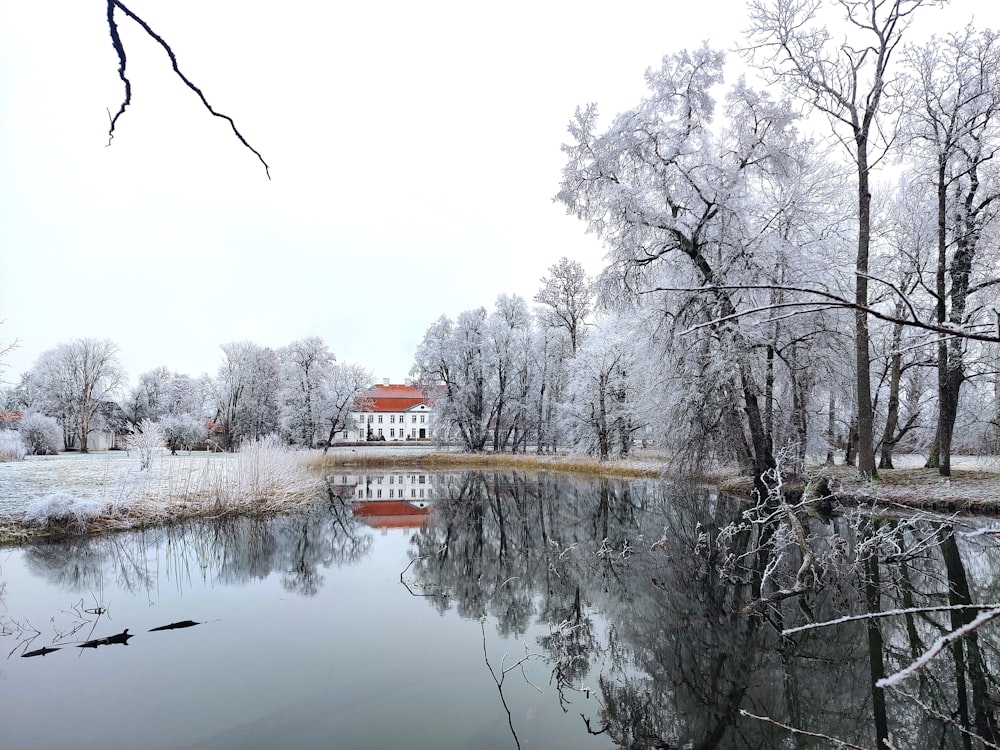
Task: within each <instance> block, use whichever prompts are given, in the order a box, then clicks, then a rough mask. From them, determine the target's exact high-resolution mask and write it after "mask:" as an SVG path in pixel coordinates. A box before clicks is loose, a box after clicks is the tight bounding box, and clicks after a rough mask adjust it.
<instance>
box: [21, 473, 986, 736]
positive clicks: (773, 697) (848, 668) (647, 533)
mask: <svg viewBox="0 0 1000 750" xmlns="http://www.w3.org/2000/svg"><path fill="white" fill-rule="evenodd" d="M390 476H391V477H393V481H392V482H390V481H389V477H390ZM417 476H418V475H412V477H411V475H409V474H406V475H400V474H398V473H397V474H388V473H386V474H385V475H383V476H382V481H381V482H380V481H379V476H378V475H374V474H372V475H363V476H359V477H353V476H352V477H346V476H341V477H337V478H331V480H330V481H329V483H328V494H327V497H325V498H323V500H322V501H321V502H319V503H318V504H317V506H316V507H315V508H313V509H312V510H311V511H310V512H308V513H305V514H301V515H295V516H289V517H284V518H272V519H225V520H218V521H211V522H201V523H196V524H185V525H178V526H175V527H169V528H165V529H159V530H150V531H146V532H142V533H134V534H128V535H120V536H114V537H102V538H95V539H90V540H76V541H71V542H68V543H66V544H61V545H45V546H38V547H33V548H30V549H28V550H27V551H26V552H25V553H24V559H25V562H26V565H27V566H28V568H29V569H30V570H31V572H32V573H33V574H34V575H36V576H39V577H42V578H44V579H45V580H47V581H49V582H50V583H51V584H52V585H54V586H57V587H59V588H60V589H62V590H65V591H68V592H73V593H74V595H78V596H83V597H85V598H86V599H87V605H84V603H83V600H81V601H80V602H79V603H78V604H76V605H74V607H75V609H74V612H75V616H76V618H77V621H78V623H84V622H85V623H86V625H85V627H86V628H88V629H89V631H90V633H91V635H87V636H84V637H85V638H86V639H87V640H86V641H84V644H83V645H84V646H86V645H87V644H89V643H94V644H95V646H94V647H95V648H96V645H111V644H113V643H127V640H128V638H132V637H133V636H132V635H131V634H129V631H128V630H127V629H126V630H125V631H124V632H123V633H120V634H118V635H112V636H104V637H103V638H93V637H92V634H93V631H94V629H95V628H96V627H97V624H98V623H100V625H101V626H102V627H103V625H104V620H102V617H104V612H103V610H102V607H103V605H104V603H105V602H104V598H105V597H106V592H107V591H109V590H110V589H112V588H114V589H115V590H116V591H117V590H120V591H128V592H138V593H140V594H144V595H146V596H148V597H150V600H151V601H152V599H153V598H155V596H156V594H155V592H156V591H157V587H158V586H159V585H160V582H161V580H162V579H163V578H164V577H166V578H168V579H170V580H171V581H174V582H176V583H177V585H178V586H183V585H188V586H191V585H193V584H194V583H196V582H201V583H206V582H208V583H210V584H211V585H212V586H232V587H236V586H242V585H244V584H246V583H248V582H252V581H258V580H264V579H265V578H268V577H269V576H275V577H277V579H278V580H280V583H281V587H282V588H283V590H284V591H286V592H290V593H293V594H295V595H296V598H297V599H312V598H317V597H319V595H320V594H321V593H322V591H323V588H324V586H325V585H328V584H327V580H326V577H327V576H328V575H331V574H330V572H329V571H330V570H331V569H333V568H341V567H344V566H347V565H355V564H357V563H360V562H361V561H363V560H367V558H368V557H369V555H371V553H372V550H373V540H374V539H375V536H374V535H373V534H372V533H371V531H370V526H379V525H380V524H387V525H388V527H393V528H406V529H410V530H411V532H410V533H409V535H408V539H409V542H408V544H409V548H408V549H409V565H405V562H404V563H403V564H400V566H399V569H398V572H399V585H398V586H397V585H396V583H395V581H392V584H393V587H394V589H393V590H394V591H395V593H394V594H392V596H397V595H398V596H399V597H401V598H405V599H406V600H409V601H410V602H412V601H417V602H419V604H416V605H413V606H418V607H420V608H421V609H424V610H426V609H427V608H432V610H433V611H434V612H436V613H439V614H442V615H445V614H451V615H452V617H451V619H452V620H454V619H456V618H455V617H454V615H459V616H461V618H464V619H465V620H466V621H468V622H469V624H471V623H475V624H474V625H472V627H473V628H474V629H475V630H476V631H477V633H478V631H479V630H480V629H482V648H481V649H478V653H470V652H468V651H466V652H463V653H462V654H460V657H461V658H460V659H459V661H462V662H469V661H478V666H479V667H480V668H481V669H480V672H479V675H478V677H479V679H485V680H487V681H492V682H494V683H496V689H497V690H499V691H500V700H501V701H502V702H503V707H504V708H505V709H506V711H507V713H506V718H505V720H504V721H505V723H506V724H509V729H510V734H509V735H508V736H507V739H508V740H513V743H514V745H515V746H516V745H518V744H520V740H519V734H520V733H521V732H522V731H523V729H524V726H525V724H526V722H527V719H525V718H524V716H523V715H521V714H518V713H517V710H516V709H515V710H511V708H510V707H508V700H510V702H511V705H512V706H516V705H517V703H518V701H519V700H521V699H520V698H518V697H516V696H512V695H511V694H510V692H509V691H512V690H513V689H514V688H513V686H511V684H510V680H511V679H513V676H514V675H513V673H511V674H512V677H511V678H510V679H508V681H507V682H506V683H504V680H503V677H504V676H505V675H506V674H507V673H508V671H509V670H507V668H508V667H510V666H511V664H514V663H517V664H518V665H520V664H521V661H519V659H521V657H522V655H523V660H524V661H526V662H527V661H530V664H531V666H532V668H534V667H536V666H540V667H541V668H543V671H544V673H545V674H544V676H543V679H541V680H537V679H535V678H530V679H529V677H528V676H527V674H525V676H524V681H525V685H527V687H525V685H521V687H525V689H526V690H529V691H531V690H533V689H535V688H538V689H541V688H546V693H547V695H546V696H545V697H546V700H549V701H550V702H551V704H552V705H553V706H555V707H556V708H555V710H556V711H557V712H562V713H563V714H565V715H566V716H568V717H570V718H572V719H573V721H574V725H575V727H576V732H577V734H576V735H574V737H575V738H576V739H572V740H571V739H567V740H566V741H565V742H564V743H563V744H564V746H567V747H569V746H574V745H575V744H577V743H581V742H583V741H584V740H590V741H594V742H597V743H598V744H599V745H603V746H606V745H607V743H609V742H610V743H612V744H613V745H614V746H615V747H620V748H636V749H638V748H663V747H690V748H773V747H779V746H788V747H792V746H794V747H828V746H832V745H833V744H834V743H835V742H841V743H844V744H843V746H846V747H864V748H874V747H930V746H935V747H966V748H977V747H991V746H995V745H996V744H997V743H998V742H1000V730H998V724H997V722H998V718H997V706H998V700H1000V690H998V684H997V678H996V677H995V675H997V674H998V668H1000V664H998V653H997V629H996V623H995V622H994V621H989V622H985V623H984V624H982V625H981V626H979V627H978V628H976V629H975V630H972V631H971V632H970V633H969V634H968V635H967V637H964V638H960V639H955V640H948V641H942V639H943V638H944V637H945V636H947V634H949V633H951V632H953V631H955V630H959V629H961V628H963V627H968V626H970V624H974V623H977V622H978V621H977V620H976V618H977V617H979V616H981V612H982V610H983V608H984V607H988V606H993V605H992V603H994V602H997V601H1000V590H998V589H1000V585H998V581H997V576H996V572H995V571H997V570H998V563H1000V560H998V559H997V558H998V550H997V545H996V543H995V540H994V537H993V535H992V534H988V533H981V532H982V529H977V528H976V524H975V523H973V522H971V521H969V522H960V521H959V520H957V519H940V518H938V519H935V518H918V519H913V518H895V517H891V516H888V515H885V514H870V513H869V514H866V513H850V514H842V515H839V516H834V517H833V518H818V517H817V518H806V517H803V524H804V533H805V534H806V535H807V537H808V540H809V548H810V550H811V552H812V553H813V554H814V555H815V566H814V568H813V569H812V571H811V573H810V576H811V577H810V586H809V587H808V590H806V591H804V592H803V591H798V590H793V589H794V587H793V586H792V585H791V583H792V582H793V581H795V580H796V577H797V574H798V573H799V571H800V566H801V562H802V557H801V554H799V552H800V550H798V548H797V546H796V543H795V540H794V539H792V538H791V537H790V536H789V532H788V529H785V528H783V527H781V526H780V525H778V524H772V525H771V527H767V526H766V525H753V524H748V523H747V521H746V516H745V507H744V506H743V505H742V504H740V503H738V502H736V501H734V500H732V499H729V498H726V497H722V496H719V495H717V494H716V493H714V492H711V491H708V490H703V489H694V488H678V487H674V486H670V485H666V484H663V483H660V482H654V481H648V480H644V481H631V482H624V481H612V480H597V481H590V480H582V479H568V478H565V477H560V476H556V475H551V474H540V475H527V474H520V473H500V472H496V473H483V472H468V473H455V474H448V475H435V476H429V475H427V476H426V477H425V481H423V482H421V481H419V479H418V478H417ZM401 477H405V479H401ZM379 488H381V491H383V492H384V494H383V496H382V497H379V496H378V493H379V491H380V489H379ZM421 488H423V489H424V490H425V491H426V492H425V495H424V497H423V498H420V497H419V492H420V489H421ZM390 490H391V491H392V493H393V494H392V495H391V496H390V495H389V494H388V493H389V491H390ZM359 492H360V494H359ZM399 493H403V494H402V496H401V497H400V496H399ZM410 493H414V494H415V495H417V496H415V497H413V498H411V497H409V495H410ZM377 503H383V504H382V505H377ZM414 503H415V504H414ZM373 506H375V507H373ZM397 506H398V507H397ZM393 519H396V520H393ZM399 519H403V520H399ZM397 521H398V522H397ZM734 524H735V525H734ZM368 562H369V563H370V562H371V561H370V560H369V561H368ZM109 576H110V577H112V578H113V581H111V580H109ZM112 584H113V586H112ZM380 590H381V589H380ZM782 592H785V593H782ZM779 594H781V595H779ZM366 595H367V593H366V592H362V593H360V594H357V596H360V597H364V596H366ZM411 595H412V596H411ZM248 596H250V594H248ZM337 606H338V607H340V608H343V609H349V608H355V607H359V606H360V601H359V600H344V601H342V602H338V603H337ZM400 606H401V605H400V604H399V603H398V602H395V603H393V604H391V605H387V606H386V609H388V610H393V609H395V608H399V607H400ZM178 614H180V615H181V616H183V615H186V614H189V613H188V612H183V613H178ZM190 614H192V615H194V616H195V617H196V619H188V620H180V619H176V620H174V621H173V622H170V623H169V624H167V625H157V627H152V628H150V627H148V625H143V626H142V630H143V631H146V630H148V631H149V632H156V631H164V630H186V629H188V628H192V627H193V626H195V625H199V624H203V623H202V621H199V620H198V619H197V614H196V613H195V612H191V613H190ZM379 616H380V617H382V618H383V619H384V618H385V615H384V613H383V614H380V615H379ZM164 619H167V618H166V617H164ZM445 619H446V618H437V621H438V622H440V623H442V624H441V625H440V627H442V628H443V627H444V624H443V623H444V622H445ZM828 621H836V622H835V624H830V625H827V626H824V627H812V626H813V625H816V624H819V623H825V622H828ZM158 622H163V620H159V621H158ZM432 622H434V620H432ZM487 623H488V624H489V625H490V626H495V629H496V632H497V633H498V634H499V635H500V636H501V637H502V638H504V639H512V641H513V640H516V641H521V642H523V643H524V650H523V651H520V652H518V653H517V654H516V655H514V656H510V657H508V655H507V654H506V653H504V651H503V650H502V649H503V648H504V647H503V646H501V647H490V648H487V626H486V624H487ZM382 624H384V623H382V622H381V621H380V622H379V625H382ZM406 624H407V625H409V623H408V622H407V623H406ZM391 625H392V623H389V624H388V625H387V626H386V627H389V626H391ZM77 627H78V629H80V628H83V627H84V626H83V625H80V624H78V626H77ZM118 627H120V625H119V626H118ZM367 627H372V625H369V624H367V623H366V624H362V625H360V626H358V632H361V633H364V632H365V630H364V629H365V628H367ZM395 627H397V628H399V627H403V626H402V625H396V626H395ZM108 630H112V628H110V627H109V628H108ZM205 630H208V628H204V629H203V628H198V630H197V631H196V632H197V634H200V633H202V632H203V631H205ZM74 632H75V631H74ZM102 632H108V631H107V630H103V631H102ZM386 632H387V633H395V632H397V631H392V630H387V631H386ZM142 635H143V636H145V635H146V632H143V633H142ZM477 637H478V635H477ZM116 638H122V639H123V640H120V641H119V640H114V639H116ZM432 640H433V636H432V635H431V634H430V633H429V632H425V633H424V634H423V636H422V647H424V648H427V649H430V642H431V641H432ZM442 640H444V641H447V640H448V639H447V638H445V639H442ZM63 641H64V642H70V641H69V639H68V638H64V639H63ZM358 642H359V643H364V641H363V637H362V640H359V641H358ZM314 643H315V642H314ZM390 643H391V638H388V637H387V638H383V639H382V640H381V641H379V649H380V650H386V649H388V648H389V645H390ZM504 643H507V641H505V642H504ZM935 643H938V644H939V646H940V648H939V649H938V650H939V651H940V653H938V654H936V655H935V656H933V658H927V659H926V666H924V667H923V668H922V669H920V670H917V671H916V672H915V673H914V674H913V675H912V676H911V677H908V678H906V679H904V678H902V677H898V675H897V673H899V671H900V670H902V669H903V668H904V667H906V666H907V665H909V664H911V663H912V662H914V661H915V660H922V659H925V656H926V654H927V653H928V652H929V651H930V650H932V649H933V647H934V646H935ZM29 644H30V646H29ZM39 645H41V644H38V643H33V642H30V641H26V642H25V644H24V646H23V648H22V649H21V655H23V656H36V655H37V656H45V655H46V654H48V653H51V652H52V651H55V650H58V648H59V647H60V645H61V643H53V644H47V645H45V646H44V647H43V648H38V647H37V646H39ZM78 645H79V644H78ZM53 646H54V647H53ZM313 647H314V644H309V643H303V649H309V648H313ZM29 648H30V649H31V650H29ZM441 648H451V649H459V648H460V646H459V645H457V644H455V643H446V644H444V645H442V646H441ZM133 650H134V649H129V652H130V653H132V652H133ZM106 651H112V650H106ZM102 653H104V651H102ZM400 653H402V652H400ZM435 654H436V655H435V656H434V658H435V659H438V660H442V661H443V660H445V659H451V658H454V656H455V654H454V653H449V654H447V655H446V652H444V651H442V652H435ZM438 654H439V655H438ZM61 656H65V654H63V655H56V656H54V657H53V658H52V659H49V660H45V664H46V665H47V664H48V663H49V662H50V661H53V660H55V659H56V658H59V657H61ZM484 657H485V668H484V664H483V661H484ZM304 658H305V657H304ZM339 658H341V659H344V658H347V657H344V656H340V657H339ZM399 658H400V656H399V655H398V654H397V655H394V656H393V655H389V659H390V660H391V659H399ZM41 661H42V660H36V661H33V662H31V666H35V665H36V664H40V663H41ZM304 663H305V662H304ZM486 668H488V670H487V669H486ZM473 669H474V668H473ZM491 675H492V680H491ZM893 675H897V677H895V678H894V677H893ZM545 678H547V684H546V680H545ZM413 679H415V680H416V679H417V677H413ZM452 679H456V685H455V688H454V689H455V690H456V691H461V690H462V688H461V687H460V686H459V685H458V682H460V681H459V680H457V678H454V677H453V678H452ZM531 679H534V682H531ZM442 682H447V680H442ZM345 689H346V688H345ZM442 689H444V687H442ZM387 697H388V696H381V697H380V698H379V701H383V700H387ZM495 697H496V694H495V693H494V698H495ZM441 700H442V701H444V704H448V703H449V701H455V700H459V697H458V694H457V693H456V694H455V695H452V696H450V697H449V696H448V695H446V694H442V696H441ZM379 701H375V702H379ZM444 704H442V705H444ZM379 710H384V707H382V706H380V707H379ZM425 710H426V711H428V712H434V711H439V710H441V707H440V706H428V707H427V708H426V709H425ZM532 710H534V709H532ZM324 712H325V708H324ZM325 716H326V714H325V713H320V714H317V715H316V716H314V717H312V719H311V720H312V721H315V722H317V726H325V725H324V723H323V722H325V721H328V720H329V719H328V718H324V717H325ZM453 720H454V717H452V718H451V719H449V718H448V717H447V716H445V715H443V714H442V715H441V722H444V723H448V722H449V721H453ZM442 731H443V730H442ZM588 735H597V736H599V738H600V740H594V739H593V738H591V737H589V736H588ZM324 736H325V735H324ZM444 744H447V743H443V744H442V746H443V745H444Z"/></svg>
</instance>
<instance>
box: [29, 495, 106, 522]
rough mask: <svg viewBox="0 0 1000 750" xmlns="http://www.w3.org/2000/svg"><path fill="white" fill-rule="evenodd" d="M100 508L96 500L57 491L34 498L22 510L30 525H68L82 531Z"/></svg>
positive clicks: (101, 507) (99, 512) (98, 512)
mask: <svg viewBox="0 0 1000 750" xmlns="http://www.w3.org/2000/svg"><path fill="white" fill-rule="evenodd" d="M102 510H103V506H102V505H101V503H99V502H97V501H96V500H87V499H85V498H81V497H75V496H74V495H71V494H70V493H68V492H62V491H59V492H53V493H51V494H48V495H45V496H44V497H40V498H38V499H37V500H34V501H33V502H32V503H31V504H30V505H29V506H28V509H27V510H25V512H24V521H25V523H27V524H29V525H32V526H57V525H58V526H69V527H72V528H75V529H78V530H80V531H83V530H84V529H86V527H87V522H88V521H91V520H93V519H94V518H97V516H99V515H101V511H102Z"/></svg>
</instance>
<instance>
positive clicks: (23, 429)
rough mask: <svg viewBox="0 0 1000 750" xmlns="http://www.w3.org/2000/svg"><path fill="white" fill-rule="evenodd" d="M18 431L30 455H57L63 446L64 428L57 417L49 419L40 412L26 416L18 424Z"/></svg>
mask: <svg viewBox="0 0 1000 750" xmlns="http://www.w3.org/2000/svg"><path fill="white" fill-rule="evenodd" d="M17 431H18V432H20V433H21V437H22V438H23V439H24V444H25V446H27V449H28V453H30V454H31V455H33V456H46V455H51V454H53V453H57V452H58V451H59V448H60V447H61V446H62V441H63V434H62V427H60V426H59V422H58V420H56V418H55V417H47V416H45V415H44V414H39V413H38V412H33V413H31V414H25V415H24V416H23V417H21V421H20V422H18V423H17Z"/></svg>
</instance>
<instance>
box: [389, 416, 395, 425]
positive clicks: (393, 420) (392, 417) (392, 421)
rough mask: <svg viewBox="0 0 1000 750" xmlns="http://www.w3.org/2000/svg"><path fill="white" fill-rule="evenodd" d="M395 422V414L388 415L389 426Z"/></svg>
mask: <svg viewBox="0 0 1000 750" xmlns="http://www.w3.org/2000/svg"><path fill="white" fill-rule="evenodd" d="M395 422H396V415H395V414H390V415H389V423H390V424H395Z"/></svg>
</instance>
